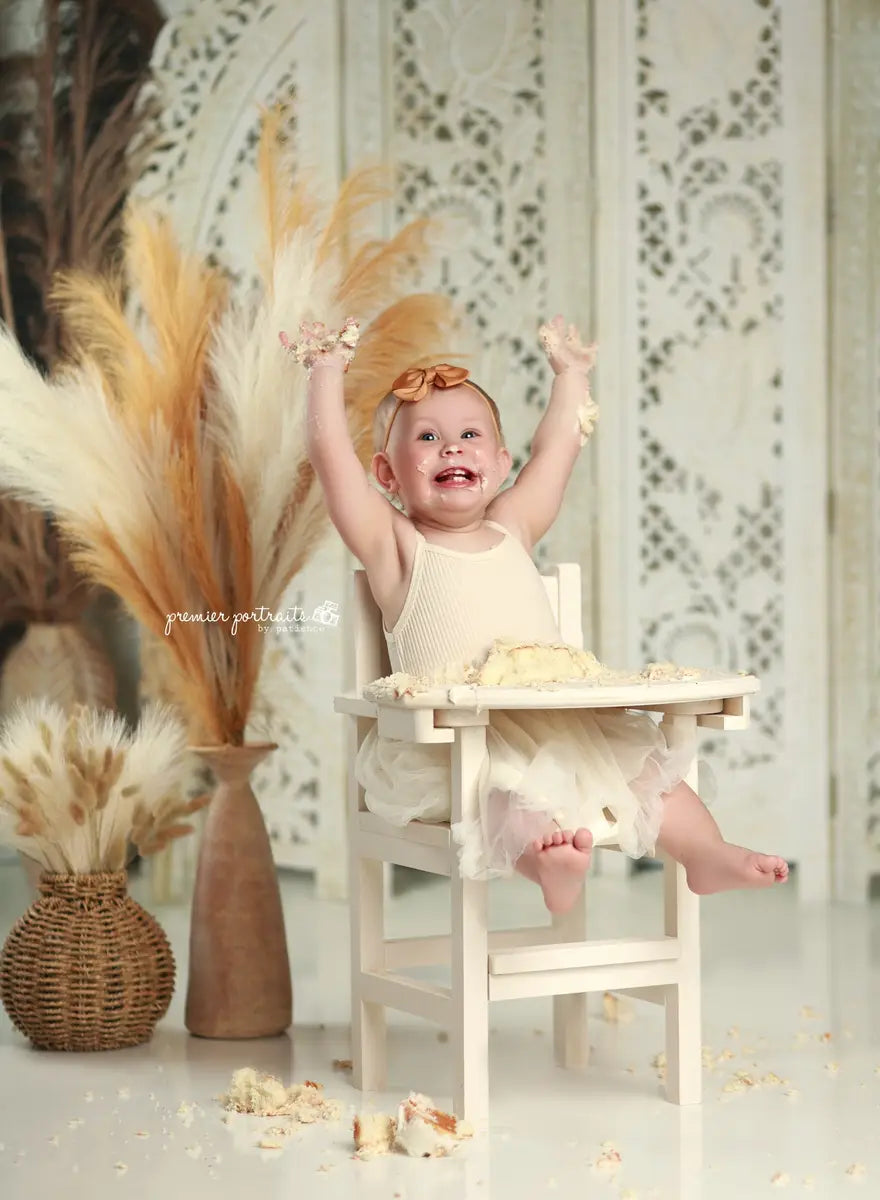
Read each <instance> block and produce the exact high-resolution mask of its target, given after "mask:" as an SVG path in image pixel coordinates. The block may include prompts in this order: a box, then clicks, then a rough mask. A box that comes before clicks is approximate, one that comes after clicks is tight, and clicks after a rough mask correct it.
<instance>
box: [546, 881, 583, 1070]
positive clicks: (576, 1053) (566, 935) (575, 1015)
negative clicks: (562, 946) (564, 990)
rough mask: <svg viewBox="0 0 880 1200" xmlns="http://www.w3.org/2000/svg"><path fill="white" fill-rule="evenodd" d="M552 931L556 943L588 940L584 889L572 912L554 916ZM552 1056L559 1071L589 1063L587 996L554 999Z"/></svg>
mask: <svg viewBox="0 0 880 1200" xmlns="http://www.w3.org/2000/svg"><path fill="white" fill-rule="evenodd" d="M553 930H554V939H553V940H554V941H556V942H585V941H586V940H587V895H586V888H584V891H583V892H582V894H581V896H580V898H579V900H578V902H577V904H576V905H575V906H574V908H573V909H572V910H571V912H567V913H564V914H559V913H557V914H555V915H554V917H553ZM553 1055H554V1058H555V1060H556V1065H557V1066H559V1067H585V1066H586V1065H587V1064H588V1063H589V1061H590V1031H589V1025H588V1017H587V993H586V992H577V993H575V994H573V995H570V996H554V997H553Z"/></svg>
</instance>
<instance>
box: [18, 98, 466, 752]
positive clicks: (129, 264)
mask: <svg viewBox="0 0 880 1200" xmlns="http://www.w3.org/2000/svg"><path fill="white" fill-rule="evenodd" d="M279 121H280V118H279V116H278V114H277V113H272V114H268V115H267V116H266V118H265V120H264V125H263V131H262V137H261V143H260V147H259V170H260V178H261V183H262V189H263V197H264V225H265V233H266V257H265V269H264V275H263V280H262V290H261V294H260V296H259V297H258V298H257V300H256V301H255V302H254V303H253V304H251V305H248V306H245V305H243V304H239V303H236V302H233V301H232V300H231V299H230V298H229V296H228V293H227V287H226V282H225V279H224V278H223V276H222V275H221V274H220V272H219V271H218V270H217V269H215V268H213V267H211V266H209V265H208V264H207V263H206V262H205V261H203V260H202V259H200V258H198V257H197V256H194V255H191V254H186V253H183V252H182V251H181V250H180V248H179V247H178V246H177V244H176V242H175V240H174V237H173V235H172V232H171V230H170V228H169V227H168V225H167V224H166V223H164V222H163V221H162V220H161V219H160V218H158V217H156V216H155V215H153V214H151V213H149V212H145V211H139V212H137V211H134V212H131V213H130V214H129V217H128V221H127V227H126V245H125V273H126V278H127V283H128V285H129V286H130V287H131V288H132V289H133V291H134V293H135V294H136V295H137V298H138V300H139V302H140V305H141V309H142V311H143V315H144V318H145V321H146V323H147V325H148V326H149V329H148V332H147V333H146V334H145V336H144V338H143V340H142V339H141V337H140V336H139V334H138V333H137V332H136V330H135V328H134V326H133V324H132V323H131V322H130V321H129V319H128V317H127V316H126V313H125V308H124V305H123V301H122V298H121V289H120V286H119V284H118V283H115V282H113V281H112V280H108V279H106V278H92V277H86V276H83V275H71V276H68V277H66V278H65V279H63V280H62V281H61V282H60V283H59V284H58V285H57V287H56V297H57V301H58V303H59V304H60V306H61V309H62V311H63V314H64V318H65V328H66V332H67V339H68V344H69V345H70V346H71V347H72V349H73V354H74V359H75V361H74V364H73V365H72V366H71V367H70V368H69V369H68V371H67V372H66V373H65V374H63V375H59V376H58V377H56V378H55V379H54V380H53V381H52V382H49V383H47V382H45V381H44V380H43V379H42V378H41V377H40V375H39V372H38V371H36V370H35V369H34V368H33V367H32V366H31V364H29V363H28V362H27V361H26V360H25V358H24V356H23V355H22V354H21V352H20V350H19V348H18V347H17V345H16V343H15V341H14V339H13V338H12V337H11V335H10V334H9V333H8V332H7V333H5V334H3V335H2V336H0V486H4V487H8V488H10V489H13V490H14V491H15V492H16V494H18V495H19V496H21V497H22V498H24V499H27V500H30V501H31V502H33V503H36V504H38V505H41V506H43V507H44V508H47V509H49V510H51V511H53V512H54V513H55V514H56V517H57V520H58V522H59V524H60V526H61V528H62V530H63V532H64V533H65V534H66V535H67V537H68V538H69V539H70V541H71V544H72V545H73V547H74V561H75V563H76V564H77V565H78V566H79V567H80V568H81V569H82V570H83V571H84V572H85V573H86V574H87V575H89V576H90V577H91V578H92V579H93V580H95V581H96V582H98V583H101V584H104V585H105V586H107V587H109V588H111V589H112V590H113V591H115V592H116V593H117V594H118V595H119V596H121V597H122V599H123V600H124V601H125V602H126V604H127V605H128V607H129V609H130V610H131V612H132V613H133V614H134V615H135V616H136V617H137V618H138V619H139V620H140V621H141V623H142V624H143V625H144V626H146V628H147V629H148V630H149V631H150V633H152V634H153V635H154V636H155V637H157V638H160V639H162V644H163V645H164V646H165V647H166V648H167V650H168V651H169V652H170V653H171V654H172V656H173V658H174V664H175V670H174V671H172V672H171V673H170V674H169V679H170V680H172V681H173V684H174V686H175V687H176V688H179V690H180V695H179V699H180V701H181V703H182V704H183V705H184V706H185V707H186V708H187V709H188V711H190V712H191V713H192V715H193V719H194V721H195V722H196V723H197V724H198V725H200V726H201V727H202V728H204V730H205V731H206V733H207V735H208V737H209V738H210V740H211V742H212V743H214V744H233V745H240V744H242V742H243V739H244V734H245V728H246V725H247V721H248V714H249V711H250V709H251V707H252V703H253V697H254V690H255V686H256V681H257V676H258V673H259V668H260V661H261V655H262V645H263V635H261V634H260V633H259V631H258V628H257V625H258V620H255V619H254V615H253V614H255V613H256V614H258V613H259V612H260V610H261V609H262V610H263V611H264V613H272V612H275V611H277V610H278V609H280V607H281V602H282V597H283V595H284V592H285V591H286V589H287V587H288V586H289V584H290V581H291V580H292V579H293V577H294V576H295V575H296V574H297V573H298V572H299V571H301V570H302V568H303V567H304V565H305V564H306V562H307V561H308V559H309V557H310V556H311V554H312V553H313V551H314V550H315V548H316V546H317V545H318V543H319V541H320V540H321V538H322V537H323V536H324V535H325V534H326V532H327V531H328V528H329V525H328V517H327V512H326V508H325V505H324V501H323V496H322V493H321V490H320V486H319V484H318V482H317V480H316V478H315V474H314V471H313V470H312V467H311V464H310V463H309V461H308V458H307V455H306V448H305V392H306V376H305V372H303V371H302V370H300V369H299V368H297V367H295V365H294V364H292V363H291V362H290V360H289V358H288V357H287V355H285V354H284V352H283V350H282V349H281V347H280V344H279V341H278V334H279V331H280V330H282V329H296V328H297V327H298V325H299V323H300V322H301V321H304V320H315V319H321V320H324V321H326V322H328V323H332V322H337V323H338V324H339V325H341V324H342V322H343V319H344V318H345V316H347V315H348V314H349V313H351V314H353V315H354V316H355V317H356V318H357V319H358V320H359V321H360V322H361V326H362V331H363V332H362V337H361V341H360V346H359V350H358V357H357V360H356V362H355V364H354V365H353V366H352V369H351V371H350V372H349V374H348V376H347V380H346V405H347V409H348V413H349V417H350V427H351V430H352V435H353V437H354V438H355V442H356V445H357V446H358V449H359V452H360V454H361V457H362V461H363V462H364V463H365V465H366V463H367V462H368V460H369V456H370V445H369V435H370V424H371V418H372V411H373V409H374V408H375V405H376V404H377V402H378V401H379V400H380V399H381V398H382V396H383V395H384V394H385V392H386V390H387V387H388V381H389V380H390V379H393V378H394V376H395V374H396V373H398V372H399V371H400V370H402V369H403V368H404V367H406V366H409V365H410V364H412V363H414V362H424V361H429V360H431V359H433V358H434V356H435V355H436V354H437V353H438V351H439V350H440V349H441V348H442V346H443V342H444V337H445V329H446V323H447V320H448V315H449V313H448V302H447V301H446V300H445V299H444V298H442V297H440V296H416V295H409V296H408V295H401V292H402V291H403V290H404V282H405V279H406V273H407V271H411V270H412V268H413V266H414V265H418V263H419V262H420V260H421V259H422V258H423V257H424V253H425V248H424V238H425V229H424V226H423V225H422V224H414V225H412V226H408V227H407V228H406V229H404V230H402V231H401V232H400V233H399V234H398V235H397V236H396V237H394V238H393V239H391V240H390V241H388V242H381V243H380V242H370V241H368V240H366V239H365V238H364V237H363V235H362V234H361V233H360V230H359V226H360V218H361V215H362V213H363V212H364V211H366V209H368V208H369V206H371V205H373V204H375V203H376V200H377V198H378V196H379V195H380V194H381V193H380V189H379V179H378V176H377V175H376V173H375V172H361V173H359V174H357V175H355V176H353V177H352V178H351V179H349V180H348V181H347V182H346V183H345V185H344V186H343V188H342V190H341V193H340V196H339V198H338V200H337V202H336V204H335V205H334V206H333V208H332V210H331V212H330V213H329V216H328V217H327V218H326V219H325V220H323V221H322V220H320V219H319V218H318V216H317V213H318V205H317V203H316V202H315V201H314V200H313V199H312V198H311V197H310V196H308V195H307V194H305V193H304V192H303V191H300V192H297V191H295V190H294V189H293V188H292V187H291V185H290V184H289V182H288V177H287V168H286V166H285V160H284V151H283V147H282V145H281V142H280V137H279ZM263 623H266V621H265V619H264V620H263Z"/></svg>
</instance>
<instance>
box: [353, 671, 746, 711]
mask: <svg viewBox="0 0 880 1200" xmlns="http://www.w3.org/2000/svg"><path fill="white" fill-rule="evenodd" d="M760 687H761V684H760V681H759V680H758V679H757V678H756V677H755V676H754V675H740V674H729V673H728V674H724V673H715V672H712V673H709V672H705V673H703V674H701V675H700V676H699V677H698V678H693V679H675V680H669V679H656V680H639V681H636V682H632V683H614V684H598V683H595V684H594V683H590V682H588V681H585V680H573V681H571V682H567V683H557V684H552V685H547V686H544V687H498V686H490V687H487V686H479V685H474V684H440V685H438V686H436V687H431V688H430V689H427V690H425V691H417V692H414V693H412V694H405V695H402V696H398V697H394V696H392V695H390V694H389V695H382V696H377V697H370V698H367V697H366V696H358V695H357V694H356V693H354V692H347V693H345V694H344V695H342V696H337V697H336V699H335V701H334V707H335V709H336V711H337V712H348V713H352V714H355V713H358V714H360V715H364V716H366V715H372V714H375V711H376V708H377V707H378V706H381V707H382V708H385V707H391V708H406V709H410V708H418V709H452V710H455V709H468V710H471V711H473V710H475V709H477V710H478V709H487V708H526V709H536V708H639V709H652V708H663V709H666V708H669V707H671V706H675V707H676V708H677V709H678V708H679V706H681V708H680V711H681V712H682V714H683V715H684V714H685V713H688V714H690V715H694V714H711V713H718V714H723V715H725V716H728V717H731V718H734V717H746V718H747V702H746V700H745V697H747V696H750V695H754V694H755V693H756V692H758V691H759V690H760Z"/></svg>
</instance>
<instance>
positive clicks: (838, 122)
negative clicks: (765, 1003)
mask: <svg viewBox="0 0 880 1200" xmlns="http://www.w3.org/2000/svg"><path fill="white" fill-rule="evenodd" d="M831 11H832V19H833V31H832V32H833V36H832V40H831V45H832V47H833V58H832V78H833V81H834V86H833V92H832V109H831V113H832V120H831V123H830V124H831V129H832V144H831V158H832V163H833V214H832V216H833V220H832V226H831V230H832V237H831V249H832V256H831V260H832V288H831V297H832V325H831V328H832V389H831V399H832V422H831V427H832V431H833V438H832V451H833V463H834V477H833V481H832V482H833V488H834V493H833V495H834V536H833V547H834V557H833V571H832V592H833V598H834V609H833V618H834V619H833V625H832V629H833V638H832V648H833V662H834V666H835V706H834V715H835V721H834V770H835V776H836V789H835V790H836V799H837V809H838V811H837V822H836V834H837V846H836V850H837V853H836V868H837V872H836V890H837V894H838V895H839V896H841V897H842V898H845V899H851V900H862V901H864V899H865V898H866V896H867V893H868V886H867V885H868V878H869V877H870V876H871V875H877V874H880V620H878V613H880V327H878V317H880V66H878V64H880V8H878V5H877V4H876V3H873V0H836V2H835V3H834V4H833V5H832V9H831Z"/></svg>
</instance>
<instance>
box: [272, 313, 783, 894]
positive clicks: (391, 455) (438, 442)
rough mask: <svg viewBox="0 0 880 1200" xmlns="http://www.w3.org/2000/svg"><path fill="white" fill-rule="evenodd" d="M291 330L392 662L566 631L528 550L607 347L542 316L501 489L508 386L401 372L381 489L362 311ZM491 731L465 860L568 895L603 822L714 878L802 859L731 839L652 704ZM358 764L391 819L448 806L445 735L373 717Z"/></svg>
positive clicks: (526, 715) (332, 507)
mask: <svg viewBox="0 0 880 1200" xmlns="http://www.w3.org/2000/svg"><path fill="white" fill-rule="evenodd" d="M282 341H283V343H284V344H285V346H286V347H287V348H288V349H290V350H291V351H292V352H293V353H294V354H295V356H296V357H297V359H298V360H299V361H300V362H302V363H304V364H305V365H306V366H307V367H308V369H309V373H310V381H309V392H308V418H307V444H308V453H309V457H310V460H311V462H312V464H313V466H314V469H315V472H316V474H317V476H318V479H319V480H320V483H321V486H322V488H323V491H324V495H325V497H326V502H327V507H328V510H329V513H330V517H331V520H332V521H333V524H334V525H335V526H336V529H337V530H338V531H339V534H340V536H341V538H342V540H343V541H344V542H345V544H346V546H347V547H348V548H349V550H350V551H351V552H352V554H353V555H354V556H355V558H357V559H358V560H359V561H360V562H361V563H362V564H363V567H364V570H365V572H366V576H367V580H368V582H369V586H370V589H371V591H372V593H373V596H374V598H375V600H376V604H377V605H378V607H379V609H380V610H381V612H382V616H383V618H384V629H385V636H386V640H387V642H388V650H389V657H390V661H391V664H392V669H393V670H395V671H406V672H409V673H411V674H413V675H418V676H422V677H430V676H431V675H432V673H434V672H436V671H438V670H439V669H442V668H445V667H446V666H447V665H449V664H451V663H465V662H472V661H474V660H476V659H479V658H480V657H481V656H483V655H484V654H485V652H486V651H487V650H488V649H489V647H490V646H491V645H492V643H493V642H494V641H495V639H497V638H512V639H516V640H518V641H528V642H537V643H556V644H558V643H559V642H560V640H561V639H560V634H559V630H558V628H557V625H556V622H555V620H554V617H553V612H552V610H551V607H550V603H549V600H548V598H547V593H546V590H545V588H544V584H543V581H542V579H541V576H540V574H539V572H538V569H537V567H536V566H535V564H534V562H533V561H532V557H531V551H532V548H533V547H534V546H535V544H536V543H537V542H538V541H540V539H541V538H542V537H543V536H544V534H545V533H546V532H547V530H548V529H549V528H550V526H551V525H552V524H553V522H554V520H555V519H556V517H557V515H558V513H559V510H560V506H561V504H562V500H563V496H564V493H565V487H566V484H567V482H568V479H569V476H570V474H571V471H572V468H573V467H574V464H575V462H576V461H577V457H578V454H579V453H580V450H581V448H582V446H583V444H584V442H585V441H586V438H587V436H588V435H589V432H590V430H591V428H592V421H593V418H594V417H595V413H596V409H595V407H594V406H593V404H592V401H591V400H590V394H589V383H588V375H589V371H590V368H591V367H592V365H593V350H592V348H585V347H584V346H583V344H582V343H581V340H580V337H579V336H578V334H577V332H576V330H575V329H574V328H573V327H569V328H568V330H566V325H565V322H564V321H563V320H562V318H561V317H557V318H556V319H555V320H554V321H552V322H550V323H549V324H547V325H545V326H543V327H542V329H541V342H542V345H543V347H544V350H545V352H546V354H547V357H548V359H549V361H550V366H551V367H552V369H553V372H554V375H555V378H554V382H553V387H552V390H551V393H550V399H549V402H548V405H547V408H546V411H545V413H544V415H543V417H542V418H541V420H540V422H539V424H538V426H537V429H536V431H535V434H534V438H533V440H532V449H531V456H530V458H529V460H528V462H527V463H526V465H525V466H524V467H523V468H522V470H521V471H520V472H519V475H518V476H517V478H516V481H515V483H514V484H513V485H512V486H511V487H509V488H507V489H505V490H504V491H502V490H501V488H502V485H503V484H504V482H505V480H506V479H507V476H508V474H509V473H510V469H511V465H512V460H511V456H510V453H509V451H508V450H507V448H506V446H505V444H504V435H503V433H502V428H501V416H500V413H499V410H498V407H497V405H496V404H495V402H494V400H492V399H491V397H489V396H488V395H487V394H486V393H485V392H484V391H483V389H482V388H481V387H479V385H478V384H476V383H475V382H474V381H473V380H472V379H471V378H470V376H469V373H468V371H467V370H466V369H464V368H463V367H455V366H450V365H448V364H439V365H437V366H434V367H430V368H427V369H422V368H411V369H409V370H407V371H404V372H403V374H402V375H400V376H399V377H398V378H397V379H396V380H395V381H394V383H393V384H392V386H391V389H390V391H389V394H388V395H387V396H386V397H385V398H384V399H383V400H382V401H381V402H380V404H379V406H378V409H377V412H376V417H375V423H374V438H375V447H376V454H375V456H374V458H373V462H372V470H373V474H374V476H375V478H376V480H377V481H378V482H379V484H380V485H381V487H382V488H383V489H384V491H385V493H386V495H384V496H383V495H382V494H380V492H379V491H378V490H377V489H376V488H375V487H374V486H373V485H372V484H371V482H370V480H369V478H368V477H367V475H366V473H365V472H364V470H363V468H362V466H361V464H360V461H359V460H358V458H357V455H356V454H355V450H354V446H353V444H352V441H351V438H350V436H349V431H348V421H347V417H346V413H345V408H344V403H343V374H344V372H345V370H346V369H347V366H348V363H349V362H350V361H351V358H352V356H353V353H354V346H355V344H356V341H357V327H356V325H355V323H354V322H353V321H351V320H349V321H347V322H346V323H345V325H344V327H343V329H342V330H341V331H340V332H339V334H332V333H328V331H327V330H326V329H325V328H324V327H323V326H322V325H310V326H303V327H302V330H301V338H300V340H299V341H298V342H297V343H296V344H295V345H292V344H291V343H290V342H289V341H288V339H287V338H286V337H285V336H284V335H282ZM389 498H392V499H393V500H395V501H396V503H392V502H391V499H389ZM398 506H399V507H398ZM486 742H487V755H486V759H485V762H484V764H483V767H482V770H481V774H480V779H479V785H478V792H479V818H478V819H477V820H475V821H473V822H472V824H471V825H469V826H467V827H461V826H456V827H455V829H454V833H455V836H456V839H457V840H458V842H459V843H460V845H461V854H460V869H461V872H462V875H464V876H467V877H471V878H487V877H490V876H493V875H504V874H509V873H510V871H511V870H516V871H517V872H519V873H520V874H521V875H523V876H525V878H527V879H529V880H532V881H533V882H534V883H536V884H538V886H539V887H540V888H541V891H542V893H543V896H544V902H545V904H546V906H547V908H548V909H549V910H550V911H551V912H565V911H567V910H568V909H570V908H571V906H572V905H573V904H574V902H575V900H576V899H577V896H578V894H579V892H580V890H581V887H582V884H583V879H584V874H585V872H586V870H587V868H588V866H589V863H590V854H591V851H592V846H593V841H594V838H597V837H599V836H600V835H601V836H602V838H603V840H606V841H608V840H610V841H614V842H616V843H617V844H618V845H619V846H620V847H621V849H623V850H624V851H626V852H627V853H628V854H630V855H631V856H633V857H639V856H641V855H643V854H646V853H653V850H654V847H655V846H656V845H659V846H660V847H661V848H662V849H663V850H664V851H665V852H666V853H667V854H669V855H670V856H671V857H672V858H674V859H675V860H676V861H677V862H679V863H681V864H682V865H683V866H684V868H685V870H686V872H687V880H688V885H689V887H690V888H691V890H692V891H694V892H696V893H698V894H705V893H709V892H718V891H723V890H726V889H729V888H752V887H766V886H769V885H771V884H773V883H774V882H776V881H782V880H784V879H786V878H787V876H788V866H787V864H786V863H785V861H784V860H783V859H781V858H778V857H776V856H775V855H771V854H759V853H756V852H754V851H752V850H747V849H745V848H743V847H741V846H735V845H732V844H730V843H728V842H726V841H725V840H724V839H723V837H722V836H721V833H720V831H719V829H718V826H717V825H716V823H715V821H714V819H713V818H712V816H711V815H710V814H709V812H708V810H707V809H706V807H705V806H704V804H703V803H702V801H701V800H700V798H699V797H698V796H697V794H696V793H695V792H694V791H693V790H692V789H691V788H690V787H689V786H688V785H687V783H685V782H684V780H683V774H684V772H685V771H686V769H687V763H686V762H684V761H682V756H681V751H680V750H679V751H677V750H676V749H675V748H674V747H670V746H669V745H667V742H666V738H665V736H664V734H663V731H662V729H661V728H660V727H659V726H658V725H657V724H656V723H655V721H654V720H652V718H651V717H650V716H649V715H648V714H647V713H633V712H629V711H623V710H611V711H603V710H601V709H598V710H582V709H554V710H552V711H548V710H534V711H531V710H530V711H521V710H512V711H499V710H495V711H493V712H492V713H491V715H490V724H489V727H488V729H487V732H486ZM688 756H689V755H688ZM356 773H357V777H358V780H359V782H360V783H361V785H362V786H363V787H364V790H365V797H366V803H367V805H368V807H369V808H370V809H371V810H372V811H373V812H376V813H378V814H379V815H381V816H382V817H383V818H385V819H386V820H388V821H392V822H395V823H397V824H405V823H407V822H408V821H410V820H413V819H418V820H423V821H424V820H426V821H444V820H449V817H450V784H449V751H448V747H445V746H442V745H440V746H438V745H411V744H408V743H404V742H398V741H395V740H392V739H387V738H379V737H378V736H377V734H376V733H375V731H372V732H371V733H370V734H369V735H368V736H367V738H366V739H365V740H364V742H363V745H362V746H361V750H360V753H359V755H358V759H357V764H356Z"/></svg>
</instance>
